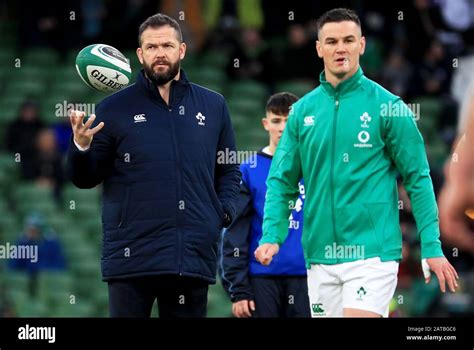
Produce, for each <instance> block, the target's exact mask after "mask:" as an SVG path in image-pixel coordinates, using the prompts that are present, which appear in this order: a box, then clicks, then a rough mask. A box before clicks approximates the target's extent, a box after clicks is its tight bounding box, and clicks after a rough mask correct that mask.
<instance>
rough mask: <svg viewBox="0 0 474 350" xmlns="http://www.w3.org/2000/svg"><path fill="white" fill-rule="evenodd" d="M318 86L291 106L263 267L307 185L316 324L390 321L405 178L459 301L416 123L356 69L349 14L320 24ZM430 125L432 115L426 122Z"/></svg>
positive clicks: (436, 268)
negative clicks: (319, 320)
mask: <svg viewBox="0 0 474 350" xmlns="http://www.w3.org/2000/svg"><path fill="white" fill-rule="evenodd" d="M316 49H317V53H318V56H319V57H320V58H322V59H323V61H324V71H323V72H322V73H321V75H320V82H321V84H320V86H319V87H317V88H316V89H314V90H313V91H311V92H309V93H308V94H306V95H305V96H304V97H303V98H301V99H300V100H299V101H298V102H297V103H296V104H294V105H293V108H292V111H291V113H290V117H289V119H288V124H287V127H286V129H285V131H284V133H283V136H282V138H281V141H280V144H279V146H278V148H277V150H276V153H275V156H274V159H273V162H272V166H271V168H270V173H269V176H268V179H267V188H268V191H267V197H266V202H265V208H264V220H263V236H262V239H261V240H260V241H259V247H258V248H257V250H256V251H255V257H256V259H257V260H258V261H259V262H261V263H262V264H264V265H268V264H270V262H271V260H272V257H273V256H274V255H275V254H277V253H278V250H279V247H280V245H281V244H282V243H283V242H284V241H285V239H286V236H287V234H288V217H289V214H290V209H291V203H294V201H295V199H296V198H297V196H298V186H297V185H298V180H299V179H301V178H304V180H305V187H306V202H305V212H304V222H305V226H304V228H303V234H302V246H303V250H304V257H305V262H306V267H307V269H308V291H309V299H310V304H311V305H310V306H311V310H312V316H313V317H324V316H335V317H342V316H346V317H380V316H385V317H386V316H388V306H389V302H390V300H391V299H392V297H393V294H394V292H395V288H396V285H397V273H398V262H399V261H400V259H401V252H402V234H401V230H400V225H399V213H398V192H397V184H396V177H397V175H398V173H400V175H401V176H402V178H403V183H404V186H405V188H406V190H407V192H408V194H409V197H410V201H411V205H412V208H413V214H414V216H415V220H416V224H417V228H418V236H419V240H420V241H421V257H422V259H423V262H424V265H425V266H427V267H429V268H428V269H426V273H425V278H426V283H428V282H429V280H430V277H429V274H430V273H429V270H430V269H431V271H433V272H434V273H435V274H436V276H437V277H438V280H439V284H440V289H441V291H442V292H445V290H446V284H447V285H448V287H449V289H450V290H451V291H452V292H454V291H455V289H456V287H457V282H456V279H457V277H458V276H457V273H456V271H455V269H454V268H453V267H452V266H451V264H450V263H449V262H448V260H447V259H446V258H445V257H444V255H443V252H442V249H441V242H440V240H439V223H438V209H437V205H436V200H435V195H434V191H433V185H432V181H431V178H430V169H429V165H428V161H427V158H426V153H425V148H424V142H423V138H422V136H421V134H420V132H419V131H418V129H417V126H416V122H415V115H414V114H413V113H412V111H411V110H410V108H409V107H408V106H407V105H406V104H405V103H404V102H403V101H402V100H401V99H400V98H399V97H398V96H395V95H393V94H392V93H390V92H389V91H387V90H385V89H384V88H383V87H381V86H380V85H378V84H377V83H375V82H374V81H372V80H370V79H368V78H367V77H365V76H364V73H363V71H362V69H361V67H360V65H359V58H360V56H361V55H362V54H363V53H364V49H365V38H364V37H363V36H362V30H361V25H360V20H359V18H358V17H357V15H356V13H355V12H354V11H352V10H348V9H333V10H330V11H328V12H326V13H325V14H323V15H322V16H321V17H320V19H319V20H318V40H317V41H316ZM427 117H429V116H427Z"/></svg>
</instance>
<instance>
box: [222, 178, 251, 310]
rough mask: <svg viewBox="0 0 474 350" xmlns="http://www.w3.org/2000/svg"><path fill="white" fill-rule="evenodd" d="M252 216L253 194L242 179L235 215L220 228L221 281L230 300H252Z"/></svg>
mask: <svg viewBox="0 0 474 350" xmlns="http://www.w3.org/2000/svg"><path fill="white" fill-rule="evenodd" d="M252 217H253V210H252V197H251V193H250V190H249V189H248V187H247V185H246V184H245V183H244V182H242V184H241V185H240V194H239V198H238V201H237V204H236V217H235V220H234V221H233V222H232V224H231V225H230V226H229V227H228V228H227V229H226V230H224V231H223V237H222V251H221V264H220V271H221V277H222V284H223V285H224V288H225V290H226V291H227V293H228V294H229V297H230V299H231V300H232V302H236V301H239V300H253V292H252V287H251V285H250V282H249V278H248V273H249V261H250V257H249V233H250V224H251V221H252Z"/></svg>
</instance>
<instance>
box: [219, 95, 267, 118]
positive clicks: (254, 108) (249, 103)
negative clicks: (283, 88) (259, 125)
mask: <svg viewBox="0 0 474 350" xmlns="http://www.w3.org/2000/svg"><path fill="white" fill-rule="evenodd" d="M227 105H228V108H229V113H230V115H231V118H232V115H234V114H238V115H239V116H241V117H245V118H246V119H247V120H252V121H254V122H255V121H257V120H259V119H261V118H263V117H264V116H265V105H264V104H263V103H262V102H261V101H257V100H255V99H252V98H250V99H249V98H240V99H239V98H234V99H229V100H228V103H227Z"/></svg>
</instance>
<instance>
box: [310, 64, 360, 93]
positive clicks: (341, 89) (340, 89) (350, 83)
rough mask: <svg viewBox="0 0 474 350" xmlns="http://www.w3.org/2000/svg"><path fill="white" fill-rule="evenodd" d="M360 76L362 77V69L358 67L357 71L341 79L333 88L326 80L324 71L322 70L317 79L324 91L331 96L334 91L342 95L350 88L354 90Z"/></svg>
mask: <svg viewBox="0 0 474 350" xmlns="http://www.w3.org/2000/svg"><path fill="white" fill-rule="evenodd" d="M362 77H364V71H363V70H362V68H361V67H359V69H358V70H357V72H355V74H354V75H353V76H351V77H350V78H348V79H346V80H344V81H342V82H341V83H339V84H338V85H337V86H336V87H335V88H334V87H333V86H332V85H331V83H329V82H328V81H327V80H326V75H325V74H324V71H322V72H321V74H320V75H319V81H320V83H321V86H322V88H323V89H324V91H326V92H327V93H328V94H329V95H331V96H333V95H335V94H336V93H339V94H340V95H343V94H346V93H348V92H350V91H352V90H355V89H356V88H357V86H359V84H360V81H361V79H362Z"/></svg>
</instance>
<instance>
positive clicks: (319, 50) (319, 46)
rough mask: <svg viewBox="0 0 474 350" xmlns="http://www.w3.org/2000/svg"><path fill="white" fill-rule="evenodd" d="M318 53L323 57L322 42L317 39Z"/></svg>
mask: <svg viewBox="0 0 474 350" xmlns="http://www.w3.org/2000/svg"><path fill="white" fill-rule="evenodd" d="M316 53H317V54H318V57H319V58H323V53H322V48H321V43H320V42H319V40H316Z"/></svg>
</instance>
